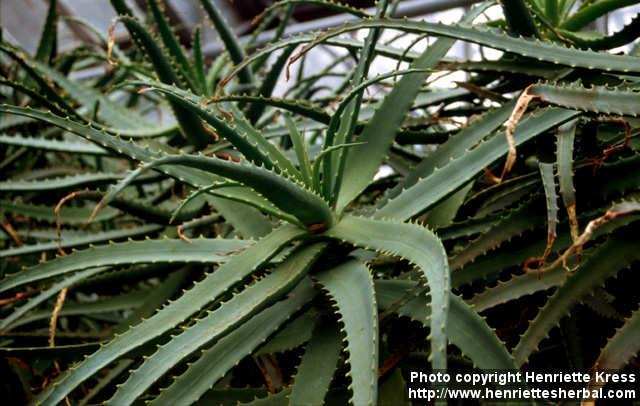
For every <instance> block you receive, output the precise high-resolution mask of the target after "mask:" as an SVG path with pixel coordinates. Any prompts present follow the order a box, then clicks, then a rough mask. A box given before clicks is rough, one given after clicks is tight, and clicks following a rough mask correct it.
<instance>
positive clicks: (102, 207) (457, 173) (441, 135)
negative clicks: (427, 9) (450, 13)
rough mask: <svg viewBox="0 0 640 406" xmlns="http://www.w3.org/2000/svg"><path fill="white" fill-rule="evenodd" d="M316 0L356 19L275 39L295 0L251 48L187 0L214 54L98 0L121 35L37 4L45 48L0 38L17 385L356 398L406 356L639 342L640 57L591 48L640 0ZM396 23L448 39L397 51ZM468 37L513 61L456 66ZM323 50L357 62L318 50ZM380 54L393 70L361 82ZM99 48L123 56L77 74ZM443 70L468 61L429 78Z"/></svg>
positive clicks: (70, 394)
mask: <svg viewBox="0 0 640 406" xmlns="http://www.w3.org/2000/svg"><path fill="white" fill-rule="evenodd" d="M311 2H312V3H315V4H317V5H319V6H326V7H328V8H331V9H334V10H338V11H341V12H346V13H351V14H353V15H355V16H357V17H358V18H359V19H358V20H354V21H352V22H349V23H347V24H345V25H344V26H341V27H339V28H334V29H330V30H328V31H326V32H321V33H320V32H318V33H316V32H309V33H305V34H302V35H298V36H293V37H287V36H283V35H282V32H283V27H285V26H286V25H287V24H288V23H289V19H290V18H291V13H292V10H293V9H294V8H295V7H296V6H297V5H298V4H300V3H304V1H297V0H296V1H292V0H284V1H281V2H278V3H276V4H274V5H273V6H272V7H270V8H268V9H267V10H266V11H265V13H264V14H263V15H262V18H263V19H264V20H265V21H267V22H269V21H271V22H273V21H275V20H279V22H278V26H279V27H280V28H279V29H277V30H276V35H275V37H274V38H273V39H272V41H271V42H270V43H269V44H267V45H266V46H265V47H263V48H261V49H255V47H254V46H253V44H252V40H250V41H249V42H248V43H244V44H243V43H242V42H240V41H239V39H238V38H237V37H236V36H235V34H234V33H233V30H232V29H231V28H230V27H229V25H228V24H227V23H226V21H225V20H224V18H223V16H222V14H221V13H220V10H218V9H217V6H216V5H215V3H214V2H213V1H210V0H201V3H202V6H203V7H204V10H205V11H206V14H207V16H208V18H209V19H210V22H211V23H212V25H213V26H214V28H215V29H216V30H217V31H218V33H219V37H220V40H221V41H222V42H223V43H224V45H225V47H226V52H224V53H223V54H221V55H219V56H217V57H215V58H213V60H211V61H208V60H207V59H206V58H205V57H204V55H203V52H202V44H201V43H200V36H199V32H198V31H197V32H195V33H194V38H193V42H192V43H191V44H190V45H189V47H185V46H184V44H182V43H181V42H180V40H179V39H178V38H177V37H176V35H175V34H174V32H173V30H172V27H171V26H170V24H169V23H168V19H167V18H166V16H165V15H164V14H163V9H162V7H161V3H160V2H158V1H156V0H149V2H148V12H149V14H148V16H147V20H146V21H147V22H148V23H149V24H144V23H143V22H142V21H141V20H140V19H139V18H138V17H135V16H134V14H133V13H132V12H131V10H130V9H129V8H128V6H127V4H126V3H125V2H124V1H122V0H112V1H111V3H112V5H113V7H114V9H115V10H116V12H117V14H118V17H117V19H116V20H115V21H114V23H116V24H122V25H123V26H124V27H125V28H126V29H127V30H128V32H129V34H130V35H131V37H132V38H133V40H134V41H133V43H134V47H133V48H132V49H124V50H123V49H120V48H119V47H118V45H117V44H114V43H113V41H112V38H110V37H109V36H110V34H109V33H106V34H105V37H104V43H105V44H104V45H105V46H104V47H99V46H94V47H93V48H92V47H83V48H79V49H74V50H71V51H68V52H66V53H60V54H58V53H57V52H56V46H55V44H56V24H57V21H58V16H57V12H56V4H55V3H56V2H55V1H52V2H50V10H49V14H48V17H47V19H46V23H45V26H44V28H43V34H42V38H41V41H40V46H39V47H38V51H37V53H36V54H35V55H29V54H28V53H27V52H25V51H24V50H22V49H19V48H17V47H16V46H15V45H11V44H9V43H6V42H3V43H2V44H1V45H0V52H1V53H2V54H1V55H2V56H1V57H0V63H1V66H0V73H1V74H2V82H1V83H2V85H3V87H2V93H1V96H0V97H2V99H3V104H2V105H0V112H1V115H0V118H1V120H0V126H1V127H2V134H0V143H2V144H3V152H2V156H1V158H2V162H1V163H0V167H1V168H2V171H3V175H4V176H3V180H2V181H0V190H2V192H3V197H2V200H0V208H1V209H2V212H3V230H4V235H3V244H4V246H3V249H2V250H0V255H1V256H2V257H3V258H4V260H3V262H2V266H1V268H0V269H1V270H0V272H1V274H0V276H1V277H2V278H1V279H0V303H1V304H2V308H1V309H0V311H1V313H0V314H2V320H1V321H0V351H1V352H2V353H3V356H5V357H6V360H7V362H6V363H7V365H6V368H8V370H9V371H10V372H11V374H10V376H12V377H13V378H12V379H14V380H17V381H19V382H21V383H22V385H23V386H24V387H25V388H27V389H26V390H25V391H24V392H23V393H20V394H19V395H18V396H21V397H22V398H23V399H24V400H28V401H30V402H33V403H34V404H46V405H55V404H59V403H62V402H65V401H67V402H71V403H74V404H75V403H80V404H86V403H88V402H106V403H107V404H113V405H124V404H133V403H135V402H136V401H148V402H151V403H152V404H191V403H197V402H203V403H216V404H217V403H220V402H222V401H224V402H241V403H264V402H272V403H276V404H285V403H289V404H322V403H336V404H342V403H345V402H347V401H349V402H351V403H353V404H356V405H365V404H376V403H378V402H381V403H383V402H384V401H383V398H385V397H386V396H389V394H390V393H396V394H397V393H401V392H403V391H404V388H405V378H404V377H406V374H407V373H408V371H409V370H411V369H412V368H413V369H415V368H416V365H418V366H419V367H421V368H424V369H429V368H433V369H438V370H446V369H447V367H448V366H449V365H451V364H453V365H455V367H456V368H462V369H467V370H473V369H474V368H479V369H517V368H520V367H522V366H524V365H525V364H528V365H529V367H531V368H536V367H539V366H541V365H547V366H548V365H553V366H554V367H556V368H574V369H581V368H586V367H590V366H592V365H594V364H595V367H596V368H599V367H611V368H622V367H624V365H625V364H627V363H628V362H629V361H630V360H631V359H632V358H633V357H634V356H635V355H636V354H637V352H638V350H639V348H638V346H637V345H635V342H634V340H633V337H634V335H635V336H637V335H638V334H639V333H640V331H639V330H638V328H639V324H638V310H637V309H638V302H637V295H635V294H634V292H633V289H632V288H633V286H634V284H633V283H634V282H635V281H637V272H635V271H634V270H627V268H630V267H631V268H633V267H635V266H636V264H637V263H638V260H640V253H639V252H638V250H637V245H638V240H637V233H635V232H634V231H635V230H636V228H637V220H638V219H640V201H639V197H640V195H639V194H638V192H639V187H640V178H639V177H638V176H637V173H638V170H639V168H638V165H640V156H639V155H638V142H637V138H636V136H637V132H638V129H637V128H638V121H637V119H636V118H635V117H636V116H637V114H638V112H639V109H640V107H638V106H640V103H638V102H639V101H640V94H639V93H638V92H637V86H638V75H639V74H640V58H637V57H634V56H631V55H621V54H612V53H609V52H606V50H608V49H612V48H615V47H618V46H621V45H627V44H629V43H631V42H633V41H634V40H635V39H636V38H637V33H636V30H637V24H636V21H638V19H637V18H636V19H634V20H633V21H632V23H631V24H630V25H629V27H625V28H624V29H623V30H622V31H621V32H620V33H614V34H612V35H606V34H597V35H596V34H592V33H589V32H587V31H583V29H584V27H586V26H588V24H589V23H590V22H592V21H593V20H594V19H596V18H598V17H600V16H601V15H603V14H604V13H607V12H611V11H614V10H615V9H617V8H620V7H624V6H626V5H627V2H609V1H606V0H602V1H598V2H584V4H581V5H580V7H578V8H577V11H576V10H575V8H576V7H574V6H575V3H576V2H575V1H559V0H558V1H555V0H551V1H549V0H547V1H545V2H542V1H538V0H531V1H513V2H507V1H505V2H503V3H501V4H502V7H503V11H504V13H503V14H504V18H505V20H497V21H489V22H479V20H478V17H479V16H480V15H482V14H483V12H484V11H485V10H486V9H487V8H488V7H492V6H494V5H492V4H491V3H486V4H485V3H483V4H479V5H478V6H476V7H475V8H473V9H472V10H471V11H470V12H469V13H468V14H467V15H465V17H464V18H463V20H461V21H460V22H458V23H456V24H451V25H443V24H432V23H428V22H425V21H418V20H406V19H402V20H400V19H394V18H390V17H388V16H389V14H390V9H391V7H392V6H393V4H390V3H391V2H388V1H380V2H378V4H377V6H376V11H375V15H372V16H369V15H368V14H366V13H365V12H364V11H362V10H358V9H353V8H350V7H348V6H345V5H341V4H337V3H333V2H328V1H325V0H322V1H311ZM267 26H269V24H268V23H264V24H257V25H256V30H255V32H254V34H253V35H254V38H255V35H257V34H259V33H260V32H262V31H263V30H264V29H265V28H266V27H267ZM360 29H367V30H368V36H367V37H366V38H365V39H364V40H363V41H360V40H355V39H353V38H350V37H345V36H342V34H344V33H349V32H352V31H356V30H360ZM387 30H395V31H398V32H400V33H402V34H403V35H417V36H429V37H437V39H436V40H435V41H434V42H431V44H430V45H429V46H427V47H426V48H425V49H424V50H422V51H418V50H414V49H412V48H408V49H403V48H400V47H398V46H397V45H396V43H395V42H394V41H393V40H392V41H390V42H388V41H386V40H384V39H383V38H385V36H384V35H383V33H384V32H385V31H387ZM457 40H461V41H467V42H470V43H474V44H478V45H479V46H481V47H489V48H494V49H497V50H500V51H503V55H502V56H500V57H499V58H497V59H495V60H491V61H482V62H474V61H461V60H452V59H450V58H448V57H447V53H448V52H449V50H450V49H451V47H452V46H453V45H454V44H455V42H456V41H457ZM414 43H415V42H414ZM325 45H329V46H334V47H341V48H345V49H347V50H348V51H349V52H350V54H349V55H356V56H357V57H356V58H355V68H354V69H353V71H352V72H345V71H344V70H341V68H340V66H339V61H336V63H333V64H329V65H328V66H327V67H326V68H324V69H321V70H320V72H319V73H318V72H308V71H307V69H306V64H305V60H306V59H307V58H310V57H311V56H312V53H313V52H314V48H315V47H318V46H325ZM381 56H384V57H387V58H392V59H394V60H395V61H397V63H398V64H399V66H400V65H401V64H402V63H404V64H405V65H406V66H402V67H401V68H400V69H396V70H395V71H392V72H388V73H384V74H381V75H379V76H373V75H371V74H370V73H369V70H370V66H371V64H372V62H374V61H375V59H376V58H378V57H381ZM344 58H346V59H348V58H350V56H346V57H344ZM90 64H107V66H109V67H110V68H109V69H108V70H106V71H105V72H104V73H103V74H101V75H99V76H98V77H94V78H90V79H82V80H80V79H73V78H72V76H71V73H73V72H74V71H75V70H76V69H81V68H82V67H85V66H87V65H90ZM294 70H295V72H294V73H295V74H294V75H291V72H293V71H294ZM443 70H454V71H460V72H466V73H468V77H469V79H468V80H467V81H466V82H464V83H459V85H458V87H457V88H442V87H438V86H436V85H434V83H436V80H437V79H438V75H439V72H440V71H443ZM282 76H286V77H287V78H288V79H289V82H288V85H287V86H288V90H287V91H286V92H280V94H284V96H283V97H279V96H278V97H277V96H275V95H274V92H275V90H277V87H278V85H277V83H279V82H278V78H280V77H282ZM328 77H331V78H334V79H335V82H336V85H335V86H332V87H331V88H330V89H328V91H325V92H324V94H323V93H322V92H320V93H319V92H318V89H321V86H323V85H322V83H323V82H322V80H323V79H325V78H328ZM373 88H376V89H379V90H380V92H379V93H378V95H379V96H378V95H376V96H372V95H371V94H370V93H369V90H370V89H373ZM154 114H155V116H154ZM157 114H165V115H166V114H171V115H173V117H174V118H175V120H174V121H172V122H171V123H169V124H159V123H158V122H157V120H156V119H154V117H157ZM425 145H428V146H429V147H428V148H425V147H424V146H425ZM382 168H386V169H388V168H390V171H388V172H390V174H389V175H384V173H385V172H383V171H381V169H382ZM613 277H617V278H618V279H617V280H615V281H614V280H613ZM614 298H615V299H614ZM514 303H515V304H516V305H515V306H514ZM541 304H542V306H541V307H540V309H539V310H534V308H537V307H538V306H540V305H541ZM581 304H586V307H585V308H583V307H582V306H581ZM593 312H595V314H596V316H594V315H593ZM567 314H569V315H570V317H569V318H567V317H566V315H567ZM485 317H486V318H485ZM592 317H604V318H608V319H610V320H608V321H607V323H608V324H607V326H608V327H607V328H603V329H598V331H594V329H593V328H592V326H591V321H590V320H591V318H592ZM567 320H569V321H568V322H567ZM568 324H570V325H571V326H572V330H571V332H570V333H569V332H567V331H565V330H566V329H567V328H568V327H567V325H568ZM609 326H610V327H609ZM616 327H619V330H617V331H615V328H616ZM557 329H559V330H560V332H561V334H555V330H557ZM549 336H550V337H551V338H548V337H549ZM608 337H610V338H608ZM582 339H584V340H586V339H597V340H599V341H598V342H601V343H605V344H603V346H602V348H601V350H598V351H597V352H594V349H593V348H591V347H590V346H585V345H583V344H582V342H581V340H582ZM636 341H637V340H636ZM449 344H451V345H449ZM558 348H563V349H564V351H561V353H562V354H561V355H558V354H559V350H558ZM566 354H569V355H566ZM596 359H597V361H596ZM36 360H39V361H37V362H36ZM403 376H404V377H403ZM31 387H37V388H40V389H37V390H35V391H31V390H29V389H28V388H31ZM398 396H400V395H398Z"/></svg>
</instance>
